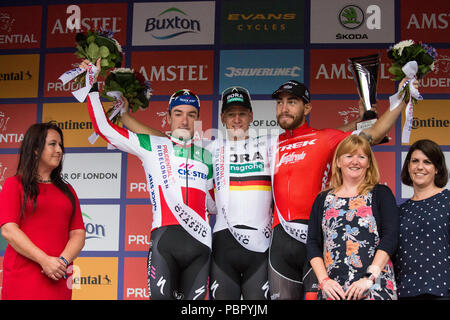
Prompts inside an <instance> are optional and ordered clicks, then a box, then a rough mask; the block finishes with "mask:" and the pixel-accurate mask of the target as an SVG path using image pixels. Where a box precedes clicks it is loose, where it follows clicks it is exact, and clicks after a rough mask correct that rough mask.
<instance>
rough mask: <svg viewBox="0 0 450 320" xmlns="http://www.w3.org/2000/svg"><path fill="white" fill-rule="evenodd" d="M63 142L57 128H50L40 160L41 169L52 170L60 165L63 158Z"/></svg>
mask: <svg viewBox="0 0 450 320" xmlns="http://www.w3.org/2000/svg"><path fill="white" fill-rule="evenodd" d="M62 155H63V151H62V142H61V136H60V135H59V133H58V132H57V131H56V130H53V129H49V130H48V131H47V137H46V138H45V145H44V148H43V149H42V153H41V158H40V160H39V171H41V170H46V171H52V170H53V169H55V168H56V167H58V166H59V164H60V163H61V160H62Z"/></svg>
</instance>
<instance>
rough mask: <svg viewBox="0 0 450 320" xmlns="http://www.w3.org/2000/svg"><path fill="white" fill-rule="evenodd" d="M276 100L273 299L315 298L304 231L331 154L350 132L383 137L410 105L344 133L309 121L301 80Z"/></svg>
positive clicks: (284, 88)
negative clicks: (365, 127) (277, 132)
mask: <svg viewBox="0 0 450 320" xmlns="http://www.w3.org/2000/svg"><path fill="white" fill-rule="evenodd" d="M406 80H407V79H404V80H402V82H401V83H400V86H399V88H401V87H402V84H403V83H404V82H405V81H406ZM415 85H416V86H417V83H416V84H415ZM272 98H274V99H276V100H277V108H276V115H277V120H278V123H279V124H280V126H281V128H283V129H285V132H284V133H282V134H281V135H280V136H279V137H278V144H275V145H277V146H276V147H275V148H274V149H273V150H272V152H271V153H272V154H271V157H272V168H273V172H272V184H273V196H274V202H275V209H274V219H273V234H272V242H271V246H270V249H269V287H270V294H271V298H272V299H286V300H291V299H300V300H302V299H304V298H306V299H315V296H316V292H317V280H316V279H315V276H314V272H312V270H311V266H310V265H309V263H308V262H307V259H306V245H305V244H306V235H307V231H308V219H309V214H310V211H311V207H312V204H313V202H314V199H315V197H316V196H317V194H318V193H319V192H320V191H321V190H322V189H324V188H325V186H326V185H327V183H328V178H329V175H330V171H331V160H332V157H333V153H334V151H335V149H336V147H337V145H338V144H339V143H340V142H341V141H342V140H343V139H344V138H345V137H347V136H349V135H350V134H359V135H361V136H363V137H365V138H366V139H368V140H369V142H370V143H371V144H376V143H378V142H379V141H381V139H382V138H383V137H384V136H385V135H386V133H387V132H388V131H389V130H390V128H391V127H392V126H393V125H394V123H395V122H396V120H397V118H398V116H399V115H400V114H401V111H402V110H403V108H404V107H405V106H406V104H405V103H404V102H402V104H401V105H400V107H399V108H396V109H394V110H392V111H391V110H388V111H386V112H385V113H384V114H383V115H382V116H381V117H380V118H379V119H378V121H377V122H376V123H375V124H374V125H373V126H372V127H370V128H368V129H364V130H362V131H353V132H343V131H341V130H337V129H322V130H317V129H314V128H311V127H310V126H309V125H308V123H307V122H306V116H307V115H308V114H309V113H310V112H311V109H312V105H311V103H310V93H309V90H308V88H307V87H306V86H305V85H304V84H303V83H300V82H297V81H295V80H291V81H288V82H286V83H284V84H283V85H281V86H280V87H279V88H278V89H277V90H276V91H275V92H274V93H273V94H272Z"/></svg>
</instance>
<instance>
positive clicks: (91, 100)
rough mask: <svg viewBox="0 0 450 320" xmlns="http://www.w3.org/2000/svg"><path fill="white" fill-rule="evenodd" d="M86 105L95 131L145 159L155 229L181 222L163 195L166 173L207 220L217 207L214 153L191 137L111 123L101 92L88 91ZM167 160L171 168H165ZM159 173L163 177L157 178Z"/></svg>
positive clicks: (190, 205)
mask: <svg viewBox="0 0 450 320" xmlns="http://www.w3.org/2000/svg"><path fill="white" fill-rule="evenodd" d="M87 105H88V109H89V115H90V117H91V120H92V123H93V126H94V129H95V131H96V132H97V133H98V134H99V135H101V136H102V137H103V138H104V139H105V140H106V141H108V142H109V143H110V144H112V145H114V146H115V147H117V148H118V149H119V150H122V151H125V152H128V153H131V154H133V155H135V156H137V157H138V158H139V159H140V160H141V161H142V166H143V167H144V170H145V175H146V179H147V184H148V190H149V197H150V201H151V204H152V209H153V223H152V230H154V229H155V228H159V227H162V226H167V225H177V224H180V223H179V222H178V220H177V218H176V217H175V215H174V212H173V211H174V210H173V209H171V208H170V204H169V203H168V201H167V199H166V198H167V197H165V196H164V192H167V191H166V190H168V189H169V188H168V187H167V186H165V184H166V182H167V181H166V180H165V179H166V176H171V177H174V178H173V179H172V180H171V181H173V184H174V185H176V186H178V190H176V191H177V192H178V191H179V189H180V188H181V195H182V198H183V199H182V201H183V203H184V204H185V205H186V206H188V207H189V208H191V209H192V210H194V211H195V212H196V213H197V214H198V216H199V217H201V219H203V220H205V221H206V222H208V219H207V208H215V206H214V200H213V199H212V197H213V190H214V189H213V171H212V164H211V153H210V152H209V151H208V150H206V149H204V148H203V147H202V146H200V145H198V144H197V143H193V142H192V141H188V142H185V143H183V142H182V141H180V140H178V139H176V138H174V137H171V138H170V139H169V138H167V137H156V136H150V135H148V134H136V133H134V132H132V131H130V130H127V129H124V128H121V127H119V126H116V125H114V124H112V123H111V122H110V121H109V120H108V119H107V118H106V115H105V112H104V110H103V107H102V104H101V102H100V99H99V94H98V92H91V93H90V94H89V95H88V99H87ZM156 142H158V143H157V144H156ZM155 146H157V147H156V148H155ZM167 146H169V147H170V148H167ZM170 149H172V150H171V152H170V151H169V150H170ZM158 159H160V160H161V161H158ZM168 162H170V167H171V169H170V170H171V171H172V172H166V171H165V170H166V167H165V165H167V164H168ZM156 173H157V174H156ZM159 176H160V177H161V178H160V179H156V178H155V177H159ZM172 190H173V189H172Z"/></svg>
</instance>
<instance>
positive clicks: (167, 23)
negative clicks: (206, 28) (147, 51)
mask: <svg viewBox="0 0 450 320" xmlns="http://www.w3.org/2000/svg"><path fill="white" fill-rule="evenodd" d="M174 14H175V16H173V15H174ZM153 31H161V35H155V34H154V33H153V34H152V37H153V38H155V39H159V40H164V39H171V38H174V37H178V36H180V35H182V34H185V33H198V32H200V20H197V19H189V17H188V15H187V14H186V13H185V12H184V11H183V10H181V9H178V8H174V7H173V8H169V9H167V10H164V11H163V12H161V13H160V14H159V15H158V17H156V18H149V19H147V22H146V24H145V32H150V33H152V32H153ZM155 33H156V32H155Z"/></svg>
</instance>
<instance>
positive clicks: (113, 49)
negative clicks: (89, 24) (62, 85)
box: [75, 30, 123, 85]
mask: <svg viewBox="0 0 450 320" xmlns="http://www.w3.org/2000/svg"><path fill="white" fill-rule="evenodd" d="M75 41H76V43H77V46H76V47H77V51H76V52H75V55H76V56H77V57H78V58H81V59H88V60H89V61H90V62H92V63H93V64H95V63H96V62H97V59H98V58H101V59H102V60H101V70H100V76H101V77H105V76H106V74H107V72H108V70H110V69H112V68H118V67H120V66H121V65H122V60H123V54H122V48H121V46H120V44H119V43H118V42H117V41H116V40H115V39H114V38H113V37H112V34H111V33H108V32H98V31H97V30H94V31H88V32H87V34H84V33H77V35H76V36H75ZM83 75H84V74H83ZM80 76H81V75H80ZM77 80H78V81H80V82H81V84H82V85H84V81H85V78H84V76H82V77H78V79H77Z"/></svg>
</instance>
